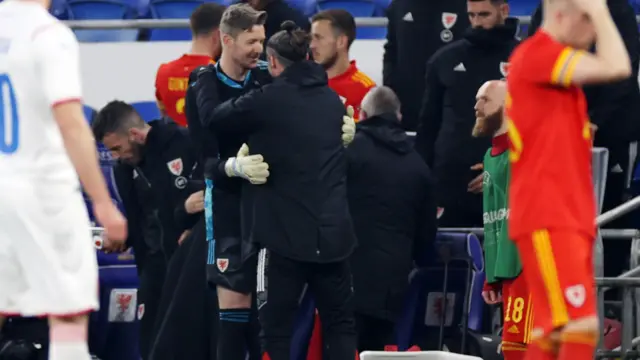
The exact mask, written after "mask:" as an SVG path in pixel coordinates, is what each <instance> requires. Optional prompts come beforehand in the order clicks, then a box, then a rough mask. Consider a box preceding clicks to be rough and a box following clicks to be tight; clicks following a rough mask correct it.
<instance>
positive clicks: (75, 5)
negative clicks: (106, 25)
mask: <svg viewBox="0 0 640 360" xmlns="http://www.w3.org/2000/svg"><path fill="white" fill-rule="evenodd" d="M67 6H68V9H69V18H70V19H72V20H113V19H130V18H132V17H134V13H135V11H134V10H133V9H132V8H131V7H129V6H127V5H125V4H123V3H119V2H114V1H109V0H72V1H70V2H68V3H67ZM74 32H75V34H76V36H77V37H78V41H81V42H113V41H136V40H137V39H138V33H139V31H138V30H135V29H124V30H75V31H74Z"/></svg>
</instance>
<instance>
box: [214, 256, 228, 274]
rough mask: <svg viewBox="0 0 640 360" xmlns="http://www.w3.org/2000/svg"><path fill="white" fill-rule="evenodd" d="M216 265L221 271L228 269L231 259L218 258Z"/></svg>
mask: <svg viewBox="0 0 640 360" xmlns="http://www.w3.org/2000/svg"><path fill="white" fill-rule="evenodd" d="M216 266H218V270H220V272H221V273H223V272H225V271H227V269H228V268H229V259H222V258H221V259H216Z"/></svg>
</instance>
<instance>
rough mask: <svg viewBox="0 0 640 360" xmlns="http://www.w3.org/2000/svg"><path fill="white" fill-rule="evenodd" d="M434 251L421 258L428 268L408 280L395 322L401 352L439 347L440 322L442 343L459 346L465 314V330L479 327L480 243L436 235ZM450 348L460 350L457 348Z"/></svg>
mask: <svg viewBox="0 0 640 360" xmlns="http://www.w3.org/2000/svg"><path fill="white" fill-rule="evenodd" d="M434 247H435V249H429V252H428V254H425V258H423V260H424V263H426V264H428V266H427V267H425V268H421V269H417V270H416V271H415V274H414V276H413V277H412V278H411V281H410V285H409V292H408V296H407V299H406V303H405V307H404V312H403V313H402V314H401V316H400V319H399V320H398V322H397V324H396V336H397V346H398V349H399V350H400V351H405V350H407V349H408V348H409V347H410V346H412V345H418V346H419V347H420V348H421V349H438V348H439V344H438V343H437V341H438V339H439V334H440V321H441V320H443V318H444V340H445V343H448V342H449V341H453V342H454V343H455V344H457V343H458V342H459V339H460V325H461V323H462V320H463V318H464V316H466V315H468V322H467V328H468V329H471V330H474V331H479V330H480V329H481V325H482V312H483V304H484V303H483V300H482V286H483V284H484V278H485V276H484V258H483V254H482V245H481V244H480V240H478V238H477V237H476V236H475V235H473V234H467V233H439V234H438V236H437V238H436V243H435V246H434ZM445 278H446V282H445ZM445 287H446V291H445V289H444V288H445ZM444 293H446V297H445V296H444ZM445 299H446V300H445ZM465 301H466V303H465ZM445 303H446V304H445ZM467 309H468V310H467ZM466 311H468V314H466V313H465V312H466ZM467 339H468V338H467ZM416 341H426V343H417V344H416V343H415V342H416ZM467 343H468V342H467ZM449 348H450V349H452V350H454V351H455V350H459V349H457V348H456V346H453V347H452V346H449Z"/></svg>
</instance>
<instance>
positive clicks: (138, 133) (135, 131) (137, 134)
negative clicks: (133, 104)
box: [129, 127, 145, 144]
mask: <svg viewBox="0 0 640 360" xmlns="http://www.w3.org/2000/svg"><path fill="white" fill-rule="evenodd" d="M144 138H145V136H144V131H142V129H139V128H136V127H132V128H131V129H129V140H131V141H133V142H135V143H138V144H144Z"/></svg>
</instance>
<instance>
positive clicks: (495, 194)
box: [473, 81, 533, 360]
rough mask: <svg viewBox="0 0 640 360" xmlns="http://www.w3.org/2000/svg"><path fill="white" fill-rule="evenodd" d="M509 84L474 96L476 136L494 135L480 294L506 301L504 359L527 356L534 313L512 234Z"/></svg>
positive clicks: (494, 84) (487, 168)
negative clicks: (504, 113)
mask: <svg viewBox="0 0 640 360" xmlns="http://www.w3.org/2000/svg"><path fill="white" fill-rule="evenodd" d="M505 96H506V84H505V83H504V82H502V81H489V82H486V83H485V84H484V85H482V86H481V87H480V89H479V90H478V94H477V95H476V105H475V110H476V124H475V126H474V128H473V136H474V137H480V136H492V137H493V141H492V146H491V148H490V149H489V150H487V153H486V154H485V156H484V174H483V185H482V191H483V223H484V255H485V269H486V270H485V271H486V276H487V281H486V283H485V287H484V289H483V291H482V297H483V298H484V300H485V301H486V302H487V303H488V304H497V303H499V302H501V301H502V303H503V306H502V310H503V331H502V345H501V348H502V353H503V355H504V359H505V360H521V359H524V355H525V352H526V347H527V344H528V343H529V342H530V339H531V330H532V327H533V321H532V320H533V314H532V305H531V296H530V294H529V291H528V289H527V286H526V283H525V279H524V276H520V274H521V273H522V264H521V262H520V258H519V256H518V250H517V248H516V245H515V244H514V243H513V242H512V241H511V240H510V239H509V238H508V231H507V221H508V218H509V207H508V198H507V194H508V184H509V178H510V175H509V172H510V169H509V154H508V146H509V140H508V138H507V124H506V122H505V121H503V117H502V105H503V102H504V101H505Z"/></svg>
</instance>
